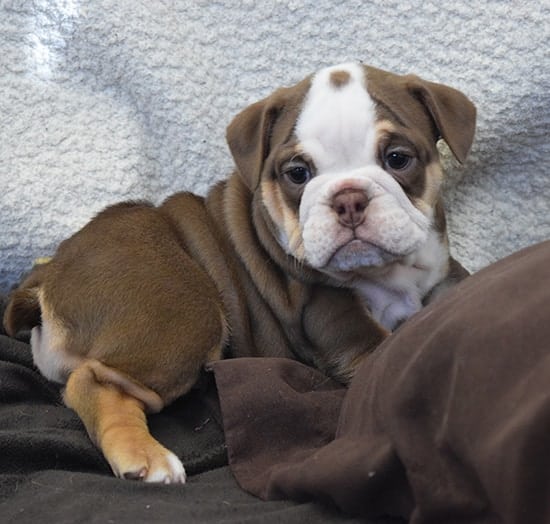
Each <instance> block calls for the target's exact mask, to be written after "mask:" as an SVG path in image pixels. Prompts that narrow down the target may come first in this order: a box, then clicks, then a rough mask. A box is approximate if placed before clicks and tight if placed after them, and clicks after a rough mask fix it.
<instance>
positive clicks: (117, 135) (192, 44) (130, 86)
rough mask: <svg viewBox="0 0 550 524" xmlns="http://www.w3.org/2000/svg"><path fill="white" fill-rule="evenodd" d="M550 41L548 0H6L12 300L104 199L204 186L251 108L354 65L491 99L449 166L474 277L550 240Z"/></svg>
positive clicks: (0, 41) (454, 224)
mask: <svg viewBox="0 0 550 524" xmlns="http://www.w3.org/2000/svg"><path fill="white" fill-rule="evenodd" d="M549 49H550V6H549V1H548V0H543V1H542V2H541V1H540V0H538V1H534V0H524V1H522V2H515V1H514V2H512V1H502V0H488V1H485V2H477V3H475V2H468V1H467V0H457V1H455V2H452V3H450V2H440V1H435V0H409V1H405V2H403V1H396V0H374V1H369V2H363V1H360V0H355V1H344V2H340V3H339V4H338V5H336V3H335V2H332V1H330V0H307V1H298V0H272V1H267V2H253V1H251V0H243V1H240V2H234V1H231V0H208V1H206V0H197V1H194V2H193V1H184V0H182V1H176V0H172V1H169V0H165V1H161V0H152V1H151V0H86V1H85V0H32V1H30V0H19V1H17V0H0V184H1V191H0V227H1V229H0V291H6V290H7V289H8V288H9V287H10V286H11V285H12V284H13V283H14V282H15V281H16V280H17V279H18V278H19V276H20V274H21V273H22V272H23V271H26V270H28V269H29V268H30V266H31V264H32V260H33V259H35V258H36V257H40V256H47V255H50V254H52V252H53V251H54V249H55V247H56V245H57V244H58V243H59V242H60V241H61V240H62V239H63V238H65V237H67V236H68V235H70V234H71V233H73V232H74V231H75V230H76V229H77V228H79V227H81V226H82V225H83V224H84V223H85V222H86V221H87V220H89V219H90V217H91V216H92V215H93V214H95V213H96V212H98V211H99V210H100V209H101V208H103V207H104V206H105V205H107V204H110V203H114V202H117V201H120V200H123V199H129V198H147V199H151V200H153V201H154V202H157V203H158V202H160V201H161V200H162V199H163V198H164V197H166V196H167V195H169V194H170V193H173V192H175V191H178V190H182V189H191V190H194V191H198V192H199V193H204V192H205V190H206V188H207V187H208V186H209V185H210V184H211V183H212V182H213V181H215V180H217V179H220V178H222V177H224V176H225V175H227V174H228V172H229V171H230V170H231V168H232V161H231V158H230V155H229V152H228V150H227V147H226V145H225V141H224V134H225V127H226V125H227V124H228V123H229V121H230V119H231V118H232V117H233V116H234V115H235V114H236V113H237V111H239V110H240V109H242V108H243V107H245V106H246V105H248V104H249V103H251V102H253V101H255V100H257V99H259V98H261V97H263V96H265V95H267V94H268V93H269V92H270V91H271V90H272V89H273V88H275V87H277V86H280V85H289V84H292V83H294V82H296V81H298V80H300V79H301V78H302V77H304V76H305V75H306V74H309V73H311V72H313V71H315V70H316V69H318V68H319V67H320V66H323V65H329V64H334V63H339V62H343V61H348V60H362V61H364V62H366V63H369V64H371V65H374V66H377V67H381V68H383V69H388V70H391V71H394V72H396V73H408V72H414V73H416V74H419V75H421V76H424V77H425V78H426V79H429V80H433V81H439V82H442V83H447V84H449V85H452V86H454V87H456V88H458V89H461V90H462V91H464V92H465V93H466V94H467V95H468V96H469V97H470V98H471V99H472V100H473V101H474V102H475V103H476V105H477V107H478V132H477V138H476V141H475V143H474V147H473V150H472V154H471V157H470V159H469V161H468V162H467V164H466V165H465V166H463V167H459V166H457V165H456V164H455V163H453V162H451V161H450V160H449V161H447V165H448V184H447V203H448V210H449V212H448V216H449V226H450V232H451V243H452V250H453V253H454V254H455V256H456V257H457V258H458V259H459V260H460V261H462V262H463V264H464V265H465V266H466V267H468V268H469V269H471V270H477V269H479V268H480V267H482V266H485V265H487V264H488V263H490V262H492V261H494V260H496V259H498V258H501V257H503V256H504V255H507V254H509V253H511V252H512V251H515V250H516V249H518V248H520V247H523V246H525V245H527V244H531V243H534V242H537V241H539V240H542V239H547V238H550V162H549V158H550V58H549V56H550V55H549Z"/></svg>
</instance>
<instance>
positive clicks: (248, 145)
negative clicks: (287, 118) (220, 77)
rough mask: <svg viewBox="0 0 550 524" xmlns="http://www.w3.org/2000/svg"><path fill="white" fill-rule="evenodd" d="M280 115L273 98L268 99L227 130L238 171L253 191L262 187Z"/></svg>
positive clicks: (239, 118)
mask: <svg viewBox="0 0 550 524" xmlns="http://www.w3.org/2000/svg"><path fill="white" fill-rule="evenodd" d="M277 113H278V111H277V108H276V107H273V106H272V104H271V97H268V98H265V99H264V100H260V101H259V102H256V103H255V104H252V105H251V106H249V107H247V108H246V109H244V110H243V111H241V112H240V113H239V114H238V115H237V116H236V117H235V118H234V119H233V120H232V122H231V123H230V124H229V126H228V127H227V132H226V139H227V144H228V145H229V150H230V151H231V154H232V155H233V159H234V160H235V164H236V165H237V170H238V172H239V173H240V175H241V176H242V178H243V179H244V181H245V183H246V185H247V186H248V187H249V188H250V189H251V190H254V189H255V188H256V186H257V185H258V182H259V180H260V174H261V172H262V168H263V164H264V161H265V159H266V158H267V155H268V154H269V140H270V135H271V130H272V127H273V123H274V122H275V120H276V118H277Z"/></svg>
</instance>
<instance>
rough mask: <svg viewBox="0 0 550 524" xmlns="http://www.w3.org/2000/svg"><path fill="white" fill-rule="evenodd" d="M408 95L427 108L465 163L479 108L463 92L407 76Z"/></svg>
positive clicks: (451, 147)
mask: <svg viewBox="0 0 550 524" xmlns="http://www.w3.org/2000/svg"><path fill="white" fill-rule="evenodd" d="M405 78H406V86H407V89H408V90H409V92H410V93H411V94H412V96H414V97H415V98H416V99H417V100H418V101H419V102H420V103H422V104H423V105H424V107H425V108H426V110H427V111H428V113H429V115H430V116H431V118H432V120H433V122H434V124H435V126H436V127H437V129H438V131H439V135H440V138H443V139H444V140H445V142H447V145H448V146H449V148H450V149H451V151H452V152H453V154H454V156H455V157H456V159H457V160H458V161H459V162H460V163H464V161H465V160H466V157H467V156H468V152H469V151H470V147H471V146H472V142H473V140H474V133H475V126H476V108H475V106H474V104H473V103H472V102H471V101H470V100H469V99H468V98H467V97H466V96H465V95H464V94H463V93H461V92H460V91H458V90H456V89H453V88H452V87H448V86H445V85H443V84H437V83H434V82H428V81H426V80H423V79H421V78H419V77H417V76H415V75H407V76H406V77H405Z"/></svg>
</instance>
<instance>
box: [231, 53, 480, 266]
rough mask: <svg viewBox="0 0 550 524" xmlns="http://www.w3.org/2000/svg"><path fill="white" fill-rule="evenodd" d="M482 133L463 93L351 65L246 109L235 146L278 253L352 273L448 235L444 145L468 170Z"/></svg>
mask: <svg viewBox="0 0 550 524" xmlns="http://www.w3.org/2000/svg"><path fill="white" fill-rule="evenodd" d="M474 127H475V108H474V106H473V104H472V103H471V102H470V101H469V100H468V99H467V98H466V97H465V96H464V95H463V94H462V93H460V92H459V91H456V90H455V89H452V88H450V87H446V86H443V85H440V84H435V83H432V82H427V81H424V80H422V79H420V78H418V77H416V76H412V75H407V76H398V75H394V74H391V73H387V72H384V71H381V70H378V69H375V68H372V67H368V66H363V65H359V64H344V65H340V66H335V67H331V68H326V69H323V70H321V71H320V72H318V73H317V74H315V75H313V76H311V77H308V78H306V79H305V80H304V81H302V82H301V83H299V84H297V85H296V86H294V87H291V88H285V89H280V90H278V91H276V92H275V93H274V94H273V95H271V96H270V97H268V98H266V99H264V100H262V101H260V102H258V103H256V104H254V105H252V106H250V107H249V108H247V109H245V110H244V111H243V112H242V113H241V114H239V115H238V116H237V117H236V118H235V119H234V121H233V122H232V123H231V124H230V126H229V128H228V131H227V139H228V143H229V147H230V149H231V152H232V154H233V156H234V159H235V162H236V164H237V169H238V172H239V173H240V175H241V176H242V177H243V179H244V181H245V182H246V184H247V185H248V187H249V188H250V190H251V191H253V192H256V191H259V192H260V194H261V197H262V202H263V204H264V206H265V209H266V210H267V212H268V214H269V216H270V218H271V221H272V222H273V224H274V225H275V229H276V236H277V237H278V238H277V240H278V242H279V244H280V245H281V247H282V248H283V249H284V250H285V251H286V252H287V253H288V254H289V255H292V256H294V257H295V258H297V259H298V260H300V261H301V262H303V263H307V264H308V265H309V266H311V267H312V268H314V269H317V270H320V271H323V272H325V273H329V274H331V275H349V274H350V273H352V274H353V273H362V272H365V271H367V272H368V270H369V268H375V267H379V266H383V265H385V264H387V263H390V262H393V261H398V260H401V259H403V258H405V257H407V256H408V255H410V254H412V253H415V252H416V251H417V250H419V249H421V247H422V246H423V245H425V243H426V242H427V239H428V236H429V233H430V232H431V231H434V230H435V229H437V228H438V227H439V229H440V230H441V231H440V232H441V233H444V231H443V229H444V220H442V219H441V216H437V217H436V214H438V215H439V214H440V213H441V211H440V205H439V202H438V201H439V189H440V184H441V180H442V170H441V167H440V164H439V155H438V151H437V147H436V143H437V141H438V140H439V139H440V138H443V139H444V140H445V141H446V142H447V144H448V145H449V147H450V149H451V151H452V152H453V154H454V155H455V156H456V158H457V159H458V160H459V161H461V162H462V161H464V159H465V158H466V155H467V154H468V151H469V149H470V146H471V143H472V140H473V135H474ZM436 210H437V212H436Z"/></svg>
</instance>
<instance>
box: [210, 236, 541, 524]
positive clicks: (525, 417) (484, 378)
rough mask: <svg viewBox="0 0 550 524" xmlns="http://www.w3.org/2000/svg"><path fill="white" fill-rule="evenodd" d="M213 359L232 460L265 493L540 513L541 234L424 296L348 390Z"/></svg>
mask: <svg viewBox="0 0 550 524" xmlns="http://www.w3.org/2000/svg"><path fill="white" fill-rule="evenodd" d="M212 369H213V370H214V373H215V376H216V382H217V387H218V391H219V397H220V399H221V407H222V413H223V418H224V427H225V436H226V444H227V449H228V455H229V460H230V464H231V467H232V470H233V473H234V475H235V476H236V478H237V480H238V482H239V483H240V485H241V486H242V487H243V488H244V489H245V490H247V491H249V492H251V493H253V494H256V495H258V496H260V497H262V498H264V499H287V498H288V499H294V500H296V501H305V500H312V499H313V500H328V501H332V502H333V503H335V504H336V505H337V506H338V507H339V508H341V509H342V510H344V511H345V512H347V513H350V514H354V515H361V516H363V517H374V516H380V515H385V516H395V517H399V518H403V519H407V520H410V522H411V523H415V524H418V523H439V524H452V523H458V522H461V523H466V522H468V523H474V522H475V523H477V524H481V523H497V522H503V523H514V524H515V523H517V524H536V523H549V522H550V242H545V243H542V244H539V245H537V246H533V247H531V248H528V249H526V250H523V251H521V252H518V253H516V254H514V255H513V256H511V257H509V258H507V259H505V260H502V261H500V262H498V263H496V264H494V265H492V266H490V267H488V268H486V269H485V270H483V271H481V272H479V273H477V274H476V275H474V276H472V277H469V278H468V279H467V280H465V281H464V282H462V283H461V284H460V285H459V286H457V287H456V288H454V289H453V290H451V291H450V292H449V293H448V294H447V295H445V296H444V297H442V298H441V299H439V300H438V301H436V302H435V303H433V304H432V305H430V306H429V307H427V308H425V309H424V310H423V311H421V312H420V313H419V314H418V315H416V316H415V317H414V318H413V319H411V320H410V321H409V322H407V323H406V324H405V325H403V326H402V327H401V328H400V329H399V330H398V331H397V332H396V333H395V334H394V335H392V336H391V337H390V338H389V339H388V340H387V341H386V342H385V343H384V344H382V345H381V346H380V347H379V348H378V349H377V350H376V351H375V352H374V353H373V354H371V355H370V356H369V357H368V358H367V359H366V360H365V361H364V363H363V364H362V366H361V368H360V369H359V371H358V373H357V375H356V377H355V379H354V380H353V382H352V384H351V387H350V389H349V390H348V391H345V390H343V389H342V388H341V387H339V386H338V385H336V384H334V383H331V382H330V381H327V379H326V378H325V377H323V376H322V375H320V374H319V373H317V372H316V371H314V370H311V369H309V368H307V367H304V366H302V365H300V364H298V363H296V362H292V361H288V360H283V359H235V360H227V361H222V362H218V363H216V364H214V365H212Z"/></svg>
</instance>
